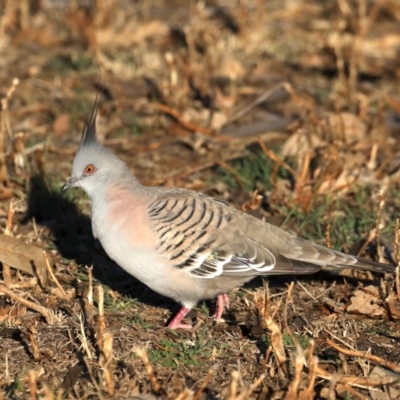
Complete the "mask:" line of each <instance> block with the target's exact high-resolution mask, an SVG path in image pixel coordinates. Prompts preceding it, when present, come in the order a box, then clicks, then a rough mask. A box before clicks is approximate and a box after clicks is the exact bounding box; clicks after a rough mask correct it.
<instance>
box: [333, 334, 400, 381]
mask: <svg viewBox="0 0 400 400" xmlns="http://www.w3.org/2000/svg"><path fill="white" fill-rule="evenodd" d="M326 342H327V343H328V344H329V345H330V346H332V347H333V348H334V349H335V350H337V351H340V352H341V353H343V354H345V355H347V356H351V357H361V358H364V359H366V360H370V361H373V362H374V363H376V364H378V365H381V366H384V367H386V368H389V369H391V370H393V371H395V372H397V373H400V365H398V364H395V363H394V362H391V361H387V360H384V359H383V358H381V357H378V356H374V355H373V354H365V353H361V352H360V351H355V350H349V349H345V348H343V347H341V346H339V345H338V344H336V343H335V342H334V341H333V340H330V339H326Z"/></svg>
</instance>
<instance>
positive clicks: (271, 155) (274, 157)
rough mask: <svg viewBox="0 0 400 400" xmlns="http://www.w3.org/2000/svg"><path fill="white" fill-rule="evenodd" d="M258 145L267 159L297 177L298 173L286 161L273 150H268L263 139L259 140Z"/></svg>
mask: <svg viewBox="0 0 400 400" xmlns="http://www.w3.org/2000/svg"><path fill="white" fill-rule="evenodd" d="M258 144H259V145H260V147H261V149H262V151H263V152H264V153H265V155H266V156H267V157H269V158H270V159H271V160H272V161H275V162H276V163H277V164H278V165H279V166H281V167H283V168H285V169H286V170H288V171H289V172H290V173H291V174H292V175H293V176H296V171H295V170H294V169H293V168H292V167H291V166H290V165H289V164H287V163H285V161H283V160H281V159H280V158H279V157H278V156H277V155H276V154H275V153H274V152H273V151H272V150H270V149H268V148H267V146H266V145H265V144H264V142H263V141H262V140H261V138H259V139H258Z"/></svg>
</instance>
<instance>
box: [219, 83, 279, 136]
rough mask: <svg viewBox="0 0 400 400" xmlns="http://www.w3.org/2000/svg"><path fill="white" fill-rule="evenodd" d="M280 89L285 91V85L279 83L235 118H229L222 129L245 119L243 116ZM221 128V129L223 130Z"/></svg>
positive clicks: (239, 112)
mask: <svg viewBox="0 0 400 400" xmlns="http://www.w3.org/2000/svg"><path fill="white" fill-rule="evenodd" d="M279 89H285V86H284V84H283V83H279V84H278V85H276V86H274V87H273V88H271V89H269V90H267V91H266V92H265V93H263V94H262V95H261V96H259V97H257V99H255V100H254V101H253V102H251V103H250V104H249V105H247V106H246V107H244V108H242V109H241V110H240V111H238V112H237V113H236V114H235V115H234V116H233V117H231V118H229V119H228V120H227V121H226V122H225V124H224V125H223V127H222V128H225V127H226V126H227V125H229V124H231V123H232V122H234V121H236V120H238V119H239V118H240V117H243V115H246V114H247V113H248V112H250V111H251V110H252V109H253V108H254V107H257V106H258V105H259V104H261V103H262V102H264V101H265V100H267V99H268V98H270V97H271V96H272V95H273V94H274V93H275V92H276V91H278V90H279ZM222 128H221V129H222Z"/></svg>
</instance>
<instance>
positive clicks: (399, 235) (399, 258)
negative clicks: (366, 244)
mask: <svg viewBox="0 0 400 400" xmlns="http://www.w3.org/2000/svg"><path fill="white" fill-rule="evenodd" d="M399 242H400V227H399V218H397V219H396V227H395V231H394V245H393V252H394V259H395V261H396V265H397V267H396V294H397V299H398V300H400V253H399V251H400V247H399Z"/></svg>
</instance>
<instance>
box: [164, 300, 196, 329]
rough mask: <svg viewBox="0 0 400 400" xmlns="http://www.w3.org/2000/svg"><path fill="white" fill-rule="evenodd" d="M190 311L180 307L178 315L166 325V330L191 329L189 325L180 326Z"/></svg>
mask: <svg viewBox="0 0 400 400" xmlns="http://www.w3.org/2000/svg"><path fill="white" fill-rule="evenodd" d="M189 311H190V308H186V307H185V306H182V308H181V309H180V310H179V311H178V314H176V315H175V317H174V318H173V319H172V321H171V322H170V323H169V324H168V328H170V329H178V328H181V329H192V325H190V324H182V323H181V321H182V320H183V318H185V316H186V314H187V313H188V312H189Z"/></svg>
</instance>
